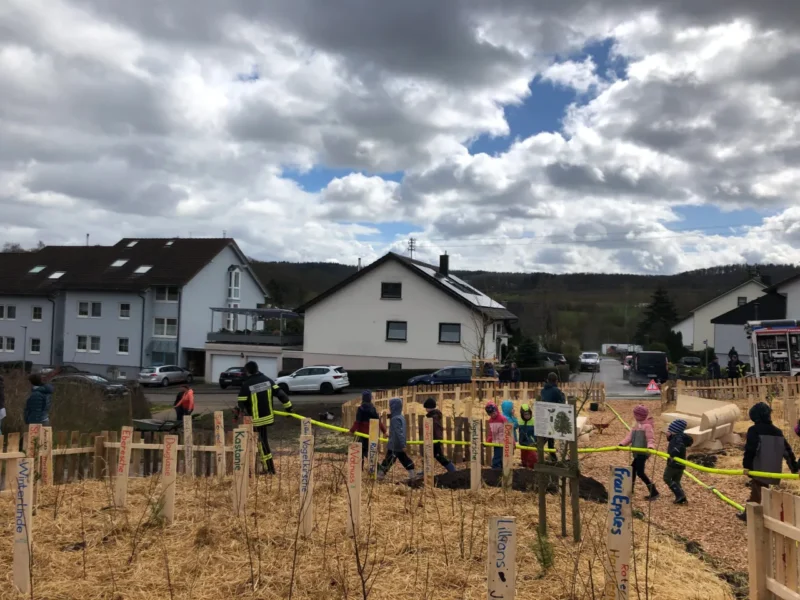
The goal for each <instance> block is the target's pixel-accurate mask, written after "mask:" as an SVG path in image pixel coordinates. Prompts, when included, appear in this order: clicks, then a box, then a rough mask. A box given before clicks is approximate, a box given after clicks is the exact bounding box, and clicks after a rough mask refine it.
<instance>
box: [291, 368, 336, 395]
mask: <svg viewBox="0 0 800 600" xmlns="http://www.w3.org/2000/svg"><path fill="white" fill-rule="evenodd" d="M275 383H277V384H278V385H279V386H280V387H281V388H282V389H283V391H284V392H286V393H291V392H319V393H322V394H332V393H334V392H340V391H342V390H343V389H344V388H346V387H347V386H349V385H350V380H349V379H348V377H347V371H345V370H344V367H337V366H333V365H316V366H313V367H303V368H302V369H298V370H297V371H295V372H294V373H292V374H291V375H284V376H283V377H278V379H277V380H276V381H275Z"/></svg>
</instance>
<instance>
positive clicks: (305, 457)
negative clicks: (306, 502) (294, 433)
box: [300, 436, 314, 497]
mask: <svg viewBox="0 0 800 600" xmlns="http://www.w3.org/2000/svg"><path fill="white" fill-rule="evenodd" d="M313 452H314V438H311V437H309V436H302V439H301V440H300V495H301V497H303V495H304V494H307V493H308V488H309V485H310V483H311V463H312V461H313V459H314V454H313Z"/></svg>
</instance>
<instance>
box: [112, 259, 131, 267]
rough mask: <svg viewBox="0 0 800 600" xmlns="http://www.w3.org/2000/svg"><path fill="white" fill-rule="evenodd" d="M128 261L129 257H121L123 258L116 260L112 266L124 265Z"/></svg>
mask: <svg viewBox="0 0 800 600" xmlns="http://www.w3.org/2000/svg"><path fill="white" fill-rule="evenodd" d="M126 262H128V259H126V258H121V259H119V260H115V261H114V262H113V263H111V266H112V267H121V266H122V265H124V264H125V263H126Z"/></svg>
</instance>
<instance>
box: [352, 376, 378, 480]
mask: <svg viewBox="0 0 800 600" xmlns="http://www.w3.org/2000/svg"><path fill="white" fill-rule="evenodd" d="M372 419H377V420H378V426H379V427H380V431H381V433H382V434H383V435H387V434H386V426H385V425H384V424H383V423H382V422H381V420H380V416H379V415H378V409H377V408H375V405H374V404H373V403H372V392H371V391H370V390H364V391H363V392H361V405H360V406H359V407H358V410H357V411H356V420H355V421H353V425H352V426H351V427H350V433H353V434H355V433H363V434H364V435H369V422H370V421H371V420H372ZM357 437H358V441H359V442H360V443H361V464H362V465H363V464H364V459H365V458H367V455H368V454H369V438H368V437H361V436H357Z"/></svg>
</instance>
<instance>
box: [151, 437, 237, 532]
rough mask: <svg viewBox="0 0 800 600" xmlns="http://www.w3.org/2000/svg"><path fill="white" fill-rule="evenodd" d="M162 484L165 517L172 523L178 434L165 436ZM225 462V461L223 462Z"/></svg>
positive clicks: (173, 517)
mask: <svg viewBox="0 0 800 600" xmlns="http://www.w3.org/2000/svg"><path fill="white" fill-rule="evenodd" d="M161 464H162V474H161V485H162V490H163V494H162V495H163V498H164V518H165V519H166V520H167V524H168V525H170V524H172V522H173V521H174V520H175V482H176V481H177V479H178V436H177V435H167V436H164V458H163V461H162V463H161ZM223 464H224V463H223Z"/></svg>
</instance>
